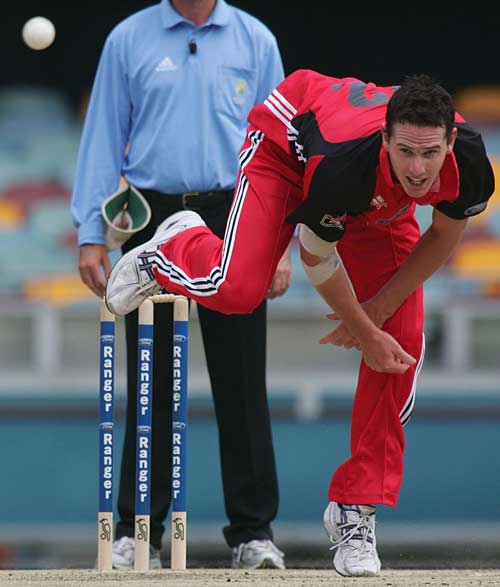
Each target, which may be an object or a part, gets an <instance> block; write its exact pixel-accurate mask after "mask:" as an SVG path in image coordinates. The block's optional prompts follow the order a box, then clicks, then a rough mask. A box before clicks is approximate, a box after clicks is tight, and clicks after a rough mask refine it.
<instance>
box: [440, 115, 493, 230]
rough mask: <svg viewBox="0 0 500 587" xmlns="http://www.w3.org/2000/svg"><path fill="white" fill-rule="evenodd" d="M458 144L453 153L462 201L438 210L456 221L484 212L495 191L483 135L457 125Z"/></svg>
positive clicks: (448, 203)
mask: <svg viewBox="0 0 500 587" xmlns="http://www.w3.org/2000/svg"><path fill="white" fill-rule="evenodd" d="M456 127H457V130H458V134H457V140H456V141H455V145H454V147H453V153H454V154H455V159H456V160H457V165H458V171H459V176H460V187H459V193H458V198H457V199H456V200H455V201H453V202H440V203H439V204H437V205H436V208H437V209H438V210H439V211H440V212H442V213H443V214H445V215H446V216H449V217H450V218H455V219H456V220H462V219H464V218H467V217H469V216H474V215H475V214H479V213H480V212H482V211H483V210H484V209H485V208H486V205H487V202H488V200H489V198H490V197H491V195H492V194H493V192H494V191H495V177H494V175H493V169H492V168H491V164H490V162H489V160H488V157H487V155H486V149H485V147H484V143H483V140H482V138H481V135H480V134H479V133H478V132H477V131H475V130H474V129H473V128H472V127H470V126H469V125H468V124H464V123H457V125H456Z"/></svg>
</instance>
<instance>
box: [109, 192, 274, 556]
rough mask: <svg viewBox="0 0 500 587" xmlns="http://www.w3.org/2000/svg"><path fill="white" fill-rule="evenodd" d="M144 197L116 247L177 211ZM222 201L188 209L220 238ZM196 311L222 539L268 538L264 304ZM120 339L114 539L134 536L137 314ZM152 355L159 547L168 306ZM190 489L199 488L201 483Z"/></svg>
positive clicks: (270, 477)
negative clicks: (146, 216)
mask: <svg viewBox="0 0 500 587" xmlns="http://www.w3.org/2000/svg"><path fill="white" fill-rule="evenodd" d="M148 200H149V202H150V204H151V208H152V218H151V222H150V223H149V225H148V226H147V227H146V228H145V229H144V230H143V231H141V232H140V233H138V234H136V235H134V237H132V238H131V239H130V240H129V241H128V242H127V243H126V244H125V246H124V247H123V252H127V251H129V250H130V249H132V248H134V247H135V246H137V245H139V244H141V243H143V242H146V241H147V240H149V239H150V238H151V237H152V236H153V233H154V231H155V230H156V228H157V226H158V225H159V224H160V223H161V222H162V221H163V220H165V218H167V217H168V216H170V215H171V214H173V213H174V212H177V211H178V208H175V207H173V206H172V204H170V205H169V203H168V196H163V197H162V196H160V197H148ZM230 205H231V201H230V198H228V199H227V201H223V202H219V203H218V204H216V205H214V206H211V207H208V208H204V209H201V210H196V211H197V212H198V213H199V214H200V216H201V217H202V218H203V220H204V221H205V222H206V224H207V225H208V226H209V227H210V228H211V229H212V230H213V231H214V232H215V233H216V234H217V235H218V236H220V237H222V236H223V234H224V228H225V224H226V221H227V216H228V214H229V209H230ZM198 315H199V320H200V326H201V331H202V336H203V344H204V348H205V356H206V360H207V367H208V373H209V376H210V382H211V386H212V395H213V401H214V406H215V415H216V419H217V426H218V432H219V450H220V459H221V470H222V484H223V489H224V503H225V510H226V515H227V517H228V519H229V524H228V525H227V526H226V527H225V528H224V529H223V532H224V537H225V539H226V542H227V544H228V545H229V546H230V547H234V546H237V545H238V544H240V543H241V542H248V541H250V540H254V539H272V538H273V534H272V529H271V521H272V520H273V519H274V518H275V516H276V513H277V509H278V482H277V476H276V466H275V459H274V448H273V442H272V435H271V424H270V418H269V408H268V402H267V393H266V378H265V373H266V302H263V303H262V305H261V306H259V307H258V308H257V309H256V310H255V311H254V312H253V313H252V314H249V315H224V314H220V313H218V312H214V311H212V310H207V309H206V308H203V307H201V306H200V305H198ZM126 338H127V381H128V384H127V415H126V428H125V442H124V446H123V455H122V464H121V472H120V488H119V496H118V513H119V521H118V524H117V526H116V539H119V538H121V537H122V536H133V535H134V510H135V445H136V401H137V390H136V385H137V383H136V382H137V311H135V312H133V313H131V314H129V315H128V316H127V317H126ZM153 352H154V369H153V370H154V373H153V437H152V477H151V544H152V545H153V546H154V547H155V548H158V549H159V548H161V540H162V535H163V532H164V521H165V518H166V516H167V513H168V510H169V507H170V498H171V478H170V471H171V434H172V431H171V421H172V414H171V395H172V393H171V389H172V363H171V360H170V357H171V356H172V352H173V351H172V306H171V304H158V305H157V306H156V307H155V325H154V351H153ZM191 447H192V450H204V448H203V447H193V446H192V445H191ZM188 458H189V453H188ZM194 490H199V491H204V487H199V488H194ZM188 510H189V504H188Z"/></svg>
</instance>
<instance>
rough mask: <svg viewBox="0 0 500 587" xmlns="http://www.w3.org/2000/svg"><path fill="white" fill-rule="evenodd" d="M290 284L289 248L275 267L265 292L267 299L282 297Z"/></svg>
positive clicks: (290, 264)
mask: <svg viewBox="0 0 500 587" xmlns="http://www.w3.org/2000/svg"><path fill="white" fill-rule="evenodd" d="M291 283H292V263H291V260H290V247H288V249H287V250H286V251H285V253H284V254H283V256H282V257H281V259H280V262H279V263H278V266H277V267H276V271H275V273H274V277H273V280H272V282H271V287H270V288H269V289H268V290H267V295H266V297H267V299H268V300H272V299H273V298H277V297H278V296H282V295H283V294H284V293H285V292H286V290H287V289H288V288H289V287H290V284H291Z"/></svg>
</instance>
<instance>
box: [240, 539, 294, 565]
mask: <svg viewBox="0 0 500 587" xmlns="http://www.w3.org/2000/svg"><path fill="white" fill-rule="evenodd" d="M246 549H249V550H252V551H253V552H254V553H256V554H257V553H261V552H265V551H266V550H267V551H269V550H272V551H273V552H274V553H275V554H277V555H279V556H281V557H283V556H285V555H284V553H283V552H281V550H280V549H279V548H278V547H277V546H276V545H275V544H274V542H273V541H272V540H251V541H250V542H242V543H241V544H240V545H238V547H237V551H236V562H238V563H239V562H240V561H241V557H242V556H243V551H244V550H246Z"/></svg>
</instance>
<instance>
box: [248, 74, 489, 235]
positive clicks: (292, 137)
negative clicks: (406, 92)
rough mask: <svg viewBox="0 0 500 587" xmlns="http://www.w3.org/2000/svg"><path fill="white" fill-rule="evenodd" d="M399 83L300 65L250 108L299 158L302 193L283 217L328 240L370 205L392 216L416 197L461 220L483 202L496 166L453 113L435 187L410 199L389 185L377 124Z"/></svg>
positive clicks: (269, 134)
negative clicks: (452, 135)
mask: <svg viewBox="0 0 500 587" xmlns="http://www.w3.org/2000/svg"><path fill="white" fill-rule="evenodd" d="M396 89H397V86H390V87H379V86H376V85H375V84H373V83H365V82H362V81H360V80H358V79H355V78H334V77H329V76H325V75H321V74H319V73H317V72H314V71H311V70H299V71H296V72H295V73H293V74H291V75H290V76H288V77H287V78H286V79H285V80H284V81H283V82H282V83H281V84H280V85H279V86H278V87H277V88H276V89H275V90H274V91H273V92H272V93H271V94H270V95H269V97H268V98H267V99H266V100H265V102H264V103H263V104H259V105H258V106H256V107H255V108H253V110H252V111H251V112H250V115H249V121H250V123H251V124H252V125H253V126H254V127H256V128H258V129H259V130H261V131H263V133H264V135H265V137H266V139H267V140H270V141H272V142H273V143H275V144H276V145H277V146H279V147H280V148H281V149H283V150H285V151H286V152H288V153H289V154H290V156H292V157H293V158H294V159H295V160H296V161H298V162H300V163H302V164H303V170H304V171H303V182H304V193H305V194H306V196H307V197H306V198H305V200H304V202H303V203H302V204H301V205H300V206H299V207H298V208H297V209H296V210H295V211H294V212H293V213H292V214H291V215H290V216H289V217H288V221H289V222H290V223H299V222H300V223H303V224H306V225H307V226H309V228H311V230H313V231H314V232H315V233H316V234H317V235H318V236H319V237H320V238H322V239H324V240H328V241H330V242H333V241H336V240H338V239H339V238H340V237H341V236H342V234H343V231H344V224H343V218H345V215H357V214H360V213H362V212H365V211H370V210H372V211H374V212H375V211H376V212H377V213H380V214H381V215H383V214H385V217H383V216H381V217H380V222H383V221H384V219H385V220H387V221H390V219H391V215H393V214H397V213H398V210H399V211H400V210H401V209H403V208H405V207H406V208H408V207H409V206H411V205H413V204H414V203H418V204H431V205H433V206H435V207H436V208H437V209H438V210H440V211H441V212H442V213H443V214H446V215H447V216H449V217H450V218H455V219H462V218H466V217H468V216H473V215H474V214H478V213H479V212H481V211H482V210H484V209H485V208H486V203H487V201H488V199H489V197H490V196H491V195H492V193H493V191H494V177H493V170H492V168H491V165H490V162H489V160H488V157H487V155H486V150H485V147H484V144H483V141H482V138H481V135H480V134H479V133H478V132H476V131H475V130H474V129H472V128H471V127H470V126H469V125H467V124H466V123H465V121H464V120H463V118H461V117H460V116H459V115H458V114H457V115H456V126H457V129H458V136H457V140H456V142H455V146H454V149H453V152H452V153H451V154H450V155H448V156H447V157H446V159H445V163H444V165H443V168H442V170H441V174H440V181H439V182H438V184H439V185H438V186H437V187H436V191H432V190H431V192H429V194H428V195H427V196H426V197H425V198H420V199H419V200H414V199H412V198H410V197H409V196H407V195H406V194H405V192H404V191H403V190H402V188H401V186H399V184H394V182H393V181H392V178H391V173H390V162H389V158H388V156H387V153H386V152H385V149H383V148H382V136H381V132H380V129H381V126H382V124H383V123H384V122H385V114H386V109H387V102H388V101H389V99H390V98H391V96H392V95H393V93H394V92H395V90H396ZM377 198H378V199H379V200H378V201H379V202H380V201H382V202H384V205H383V206H377V204H376V202H377Z"/></svg>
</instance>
